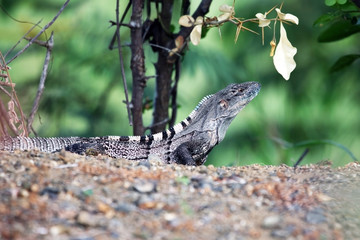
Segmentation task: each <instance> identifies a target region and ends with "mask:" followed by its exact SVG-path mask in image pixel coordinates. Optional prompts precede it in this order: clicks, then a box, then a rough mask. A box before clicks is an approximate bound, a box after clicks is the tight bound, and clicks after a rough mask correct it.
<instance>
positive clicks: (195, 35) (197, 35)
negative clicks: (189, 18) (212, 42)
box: [190, 16, 204, 46]
mask: <svg viewBox="0 0 360 240" xmlns="http://www.w3.org/2000/svg"><path fill="white" fill-rule="evenodd" d="M203 22H204V18H203V17H201V16H199V17H197V18H196V21H195V27H194V29H193V30H192V31H191V33H190V41H191V42H192V44H194V45H195V46H196V45H198V44H199V43H200V39H201V30H202V24H203Z"/></svg>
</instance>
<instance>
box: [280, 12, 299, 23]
mask: <svg viewBox="0 0 360 240" xmlns="http://www.w3.org/2000/svg"><path fill="white" fill-rule="evenodd" d="M275 10H276V12H277V14H278V16H279V18H280V19H281V20H285V21H288V22H292V23H295V24H296V25H298V24H299V19H298V18H297V17H296V16H295V15H292V14H290V13H282V12H281V10H280V9H279V8H276V9H275Z"/></svg>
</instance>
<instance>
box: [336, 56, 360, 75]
mask: <svg viewBox="0 0 360 240" xmlns="http://www.w3.org/2000/svg"><path fill="white" fill-rule="evenodd" d="M358 58H360V54H349V55H345V56H342V57H340V58H339V59H338V60H337V61H336V62H335V63H334V65H332V67H331V68H330V71H331V72H337V71H339V70H341V69H343V68H345V67H348V66H350V65H351V64H352V63H353V62H354V61H355V60H356V59H358Z"/></svg>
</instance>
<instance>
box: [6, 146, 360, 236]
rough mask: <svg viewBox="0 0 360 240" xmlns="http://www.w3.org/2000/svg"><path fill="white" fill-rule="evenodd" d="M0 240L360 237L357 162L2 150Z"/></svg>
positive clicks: (359, 167)
mask: <svg viewBox="0 0 360 240" xmlns="http://www.w3.org/2000/svg"><path fill="white" fill-rule="evenodd" d="M0 162H1V163H0V239H87V240H89V239H90V240H91V239H207V240H210V239H360V230H359V226H360V187H359V186H360V164H358V163H351V164H348V165H347V166H344V167H341V168H331V166H329V165H326V164H325V165H310V166H302V167H298V168H297V169H294V168H292V167H288V166H260V165H251V166H244V167H221V168H215V167H214V166H208V167H206V166H200V167H189V166H181V165H163V164H161V163H158V162H156V161H145V162H137V161H127V160H123V159H112V158H109V157H106V156H96V157H94V156H80V155H76V154H72V153H68V152H60V153H54V154H45V153H39V152H34V151H33V152H15V153H6V152H0Z"/></svg>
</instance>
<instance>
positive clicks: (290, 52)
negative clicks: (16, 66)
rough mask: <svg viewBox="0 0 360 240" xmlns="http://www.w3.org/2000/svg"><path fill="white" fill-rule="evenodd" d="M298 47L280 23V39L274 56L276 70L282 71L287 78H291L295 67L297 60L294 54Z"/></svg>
mask: <svg viewBox="0 0 360 240" xmlns="http://www.w3.org/2000/svg"><path fill="white" fill-rule="evenodd" d="M296 52H297V49H296V48H295V47H293V46H292V45H291V43H290V42H289V40H288V39H287V35H286V31H285V28H284V26H283V24H282V23H280V41H279V44H278V45H277V47H276V50H275V55H274V57H273V61H274V65H275V68H276V71H278V73H280V74H281V75H282V76H283V78H285V80H289V78H290V73H291V72H292V71H293V70H294V69H295V67H296V62H295V60H294V56H295V54H296Z"/></svg>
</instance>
